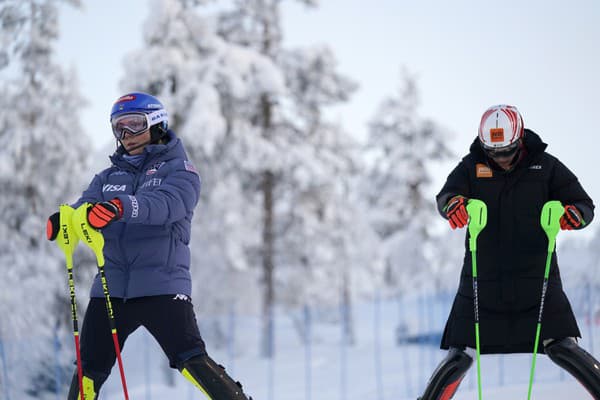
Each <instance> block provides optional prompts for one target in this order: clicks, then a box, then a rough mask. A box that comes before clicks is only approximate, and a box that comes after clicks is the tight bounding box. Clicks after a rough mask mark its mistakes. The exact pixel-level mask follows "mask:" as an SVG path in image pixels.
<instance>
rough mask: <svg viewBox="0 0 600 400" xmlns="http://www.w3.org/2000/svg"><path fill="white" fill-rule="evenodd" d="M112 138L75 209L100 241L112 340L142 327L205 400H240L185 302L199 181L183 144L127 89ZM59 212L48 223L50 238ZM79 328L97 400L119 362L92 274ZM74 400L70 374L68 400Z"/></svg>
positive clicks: (88, 381) (153, 108)
mask: <svg viewBox="0 0 600 400" xmlns="http://www.w3.org/2000/svg"><path fill="white" fill-rule="evenodd" d="M110 121H111V125H112V131H113V133H114V135H115V137H116V138H117V140H118V142H119V144H120V145H119V146H118V148H117V150H116V152H115V153H114V154H113V155H112V156H111V157H110V160H111V162H112V165H111V166H110V167H109V168H107V169H105V170H104V171H102V172H100V173H99V174H97V175H96V176H95V177H94V179H93V180H92V182H91V184H90V185H89V187H88V188H87V189H86V190H85V191H84V192H83V194H82V196H81V198H80V199H79V200H77V202H76V203H75V204H74V205H73V206H74V207H78V206H80V205H81V204H83V203H86V202H87V203H89V204H91V206H90V208H89V210H88V222H89V224H90V225H91V226H92V227H93V228H95V229H98V230H101V231H102V234H103V236H104V239H105V246H104V256H105V271H106V278H107V281H108V287H109V289H110V296H111V298H112V305H113V309H114V315H115V321H116V325H117V330H118V334H119V344H120V345H121V348H122V347H123V345H124V343H125V340H126V339H127V337H128V336H129V335H130V334H131V333H133V331H135V330H136V329H137V328H138V327H140V326H144V327H145V328H146V329H148V331H149V332H150V333H151V334H152V335H153V336H154V337H155V338H156V340H157V341H158V343H159V344H160V346H161V347H162V349H163V350H164V352H165V354H166V355H167V357H168V359H169V363H170V365H171V367H172V368H177V369H178V370H179V371H181V373H182V374H183V375H184V376H185V377H186V378H187V379H189V380H190V381H192V383H194V384H195V385H196V386H198V387H199V388H200V389H201V390H202V391H203V392H204V393H205V394H207V395H208V396H209V398H210V399H214V400H230V399H247V397H246V396H245V395H244V393H243V391H242V389H241V385H240V384H239V382H235V381H234V380H233V379H231V378H230V377H229V376H228V375H227V373H226V372H225V370H224V368H223V367H222V366H220V365H218V364H217V363H215V361H213V360H212V359H211V358H210V357H209V356H208V354H207V353H206V349H205V345H204V342H203V340H202V337H201V336H200V332H199V330H198V326H197V323H196V318H195V315H194V310H193V306H192V301H191V277H190V270H189V268H190V250H189V242H190V230H191V220H192V215H193V211H194V208H195V206H196V204H197V202H198V199H199V196H200V177H199V176H198V172H197V171H196V169H195V168H194V166H193V165H192V163H191V162H190V161H189V160H188V159H187V156H186V153H185V150H184V147H183V144H182V142H181V140H180V139H178V138H177V137H176V136H175V134H174V133H173V132H172V131H171V130H168V128H167V127H168V115H167V112H166V110H165V108H164V107H163V105H162V103H161V102H160V101H159V100H158V99H156V98H155V97H153V96H151V95H148V94H146V93H139V92H136V93H129V94H126V95H124V96H122V97H120V98H119V99H118V100H117V101H116V102H115V104H114V105H113V108H112V112H111V115H110ZM58 228H59V214H58V213H55V214H53V215H52V216H50V218H49V219H48V230H47V231H48V238H49V239H50V240H54V239H55V238H56V235H57V233H58ZM90 297H91V299H90V302H89V304H88V308H87V311H86V314H85V317H84V321H83V326H82V331H81V357H82V366H83V374H84V379H83V386H84V390H85V392H84V395H85V398H86V400H88V399H89V400H92V399H96V398H97V396H98V392H99V390H100V387H101V386H102V384H103V383H104V382H105V381H106V379H107V378H108V376H109V374H110V371H111V369H112V366H113V365H114V363H115V360H116V354H115V350H114V345H113V342H112V336H111V331H110V328H109V320H108V316H107V312H106V308H105V303H104V294H103V292H102V284H101V282H100V277H99V275H96V277H95V280H94V283H93V285H92V289H91V296H90ZM77 399H79V382H78V379H77V372H76V373H75V375H74V376H73V380H72V382H71V387H70V390H69V395H68V400H77Z"/></svg>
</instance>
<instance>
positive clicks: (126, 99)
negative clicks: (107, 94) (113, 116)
mask: <svg viewBox="0 0 600 400" xmlns="http://www.w3.org/2000/svg"><path fill="white" fill-rule="evenodd" d="M131 100H135V95H133V94H126V95H125V96H121V97H119V100H117V103H121V102H123V101H131Z"/></svg>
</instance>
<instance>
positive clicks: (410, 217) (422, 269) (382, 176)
mask: <svg viewBox="0 0 600 400" xmlns="http://www.w3.org/2000/svg"><path fill="white" fill-rule="evenodd" d="M417 110H418V90H417V85H416V79H415V78H414V77H413V76H411V75H410V74H409V73H408V72H407V71H406V70H405V71H404V72H403V75H402V80H401V82H400V87H399V90H398V93H397V94H396V95H395V96H392V97H388V98H386V99H385V100H384V101H383V102H382V103H381V104H380V106H379V108H378V109H377V111H376V113H375V115H374V117H373V118H372V120H371V122H370V124H369V138H368V143H367V149H366V150H367V154H368V162H369V168H368V171H367V173H366V175H365V181H364V183H363V193H364V196H365V200H366V202H367V204H368V206H369V209H370V212H369V214H370V219H371V223H372V226H373V227H374V229H375V231H376V232H377V234H378V235H379V237H380V238H381V241H382V254H383V255H384V257H385V263H386V284H387V286H388V287H390V288H394V289H396V288H405V287H409V285H410V286H412V285H415V284H417V283H419V282H418V281H419V279H421V278H422V277H426V279H430V280H431V279H435V277H434V276H431V275H432V272H434V268H435V266H436V263H437V262H438V260H437V259H438V256H439V255H438V254H437V253H436V252H435V246H433V245H432V244H433V243H432V241H433V240H434V238H433V236H432V235H433V232H432V229H431V228H432V226H434V222H435V220H436V219H437V218H439V217H438V216H437V211H436V206H435V204H434V199H432V198H429V196H427V194H426V193H427V188H428V185H429V184H430V183H431V170H430V167H429V166H430V165H431V164H432V163H434V162H436V161H441V160H444V159H445V158H447V157H448V156H449V155H450V154H451V152H450V150H449V148H448V146H447V144H446V143H445V139H446V138H447V137H448V133H447V132H444V131H443V130H442V129H441V128H440V127H439V126H438V125H436V124H435V123H434V122H433V121H431V120H429V119H425V118H422V117H420V116H419V115H418V113H417Z"/></svg>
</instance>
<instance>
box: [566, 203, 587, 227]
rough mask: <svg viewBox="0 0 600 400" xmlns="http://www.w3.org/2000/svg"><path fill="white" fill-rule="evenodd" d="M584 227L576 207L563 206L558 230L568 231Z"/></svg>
mask: <svg viewBox="0 0 600 400" xmlns="http://www.w3.org/2000/svg"><path fill="white" fill-rule="evenodd" d="M584 226H585V221H584V220H583V216H582V215H581V212H580V211H579V210H578V209H577V207H575V206H573V205H570V204H567V205H566V206H565V213H564V214H563V215H562V217H560V229H563V230H568V231H570V230H571V229H581V228H583V227H584Z"/></svg>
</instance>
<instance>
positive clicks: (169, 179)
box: [73, 131, 200, 298]
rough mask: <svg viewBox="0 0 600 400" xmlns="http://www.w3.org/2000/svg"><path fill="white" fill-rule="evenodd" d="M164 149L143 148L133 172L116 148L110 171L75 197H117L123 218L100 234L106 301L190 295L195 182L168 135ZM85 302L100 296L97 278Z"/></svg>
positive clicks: (190, 167)
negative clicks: (121, 205)
mask: <svg viewBox="0 0 600 400" xmlns="http://www.w3.org/2000/svg"><path fill="white" fill-rule="evenodd" d="M168 138H169V140H168V142H167V143H166V144H154V145H148V146H146V147H145V148H144V152H143V156H144V158H143V162H142V163H141V165H140V166H139V167H136V166H134V165H132V164H131V163H129V162H128V161H126V160H125V159H124V157H123V149H122V148H121V147H119V149H117V151H116V152H115V153H114V154H113V155H112V156H111V157H110V159H111V161H112V166H110V167H109V168H107V169H105V170H103V171H102V172H100V173H99V174H97V175H96V176H95V177H94V179H93V180H92V182H91V184H90V185H89V187H88V188H87V189H86V190H85V191H84V192H83V194H82V196H81V198H80V199H79V200H77V202H76V203H75V204H74V205H73V206H74V207H78V206H79V205H81V204H82V203H84V202H89V203H95V202H99V201H105V200H112V199H114V198H118V199H119V200H121V203H122V204H123V216H122V218H121V219H119V220H118V221H116V222H114V223H112V224H110V225H108V226H107V227H106V228H104V229H102V234H103V235H104V240H105V245H104V258H105V273H106V278H107V281H108V288H109V291H110V295H111V297H118V298H134V297H143V296H155V295H165V294H185V295H188V296H191V277H190V271H189V269H190V250H189V243H190V230H191V221H192V216H193V211H194V208H195V206H196V204H197V203H198V199H199V197H200V177H199V175H198V172H197V171H196V169H195V168H194V166H193V165H192V164H191V163H190V161H188V159H187V155H186V153H185V150H184V148H183V145H182V143H181V140H180V139H178V138H177V137H176V136H175V134H174V133H173V132H172V131H169V132H168ZM90 296H91V297H103V296H104V295H103V292H102V285H101V282H100V277H99V275H98V274H97V275H96V277H95V279H94V283H93V285H92V289H91V294H90Z"/></svg>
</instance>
